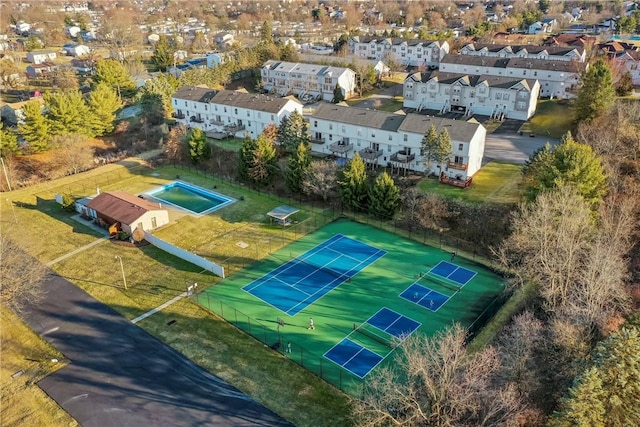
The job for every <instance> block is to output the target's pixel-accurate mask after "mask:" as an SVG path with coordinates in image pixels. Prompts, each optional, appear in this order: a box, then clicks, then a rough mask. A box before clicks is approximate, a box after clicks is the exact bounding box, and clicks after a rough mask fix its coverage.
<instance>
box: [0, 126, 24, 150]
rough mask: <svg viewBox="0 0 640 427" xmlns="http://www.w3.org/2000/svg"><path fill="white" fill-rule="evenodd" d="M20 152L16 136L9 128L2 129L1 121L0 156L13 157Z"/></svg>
mask: <svg viewBox="0 0 640 427" xmlns="http://www.w3.org/2000/svg"><path fill="white" fill-rule="evenodd" d="M20 153H21V150H20V145H19V144H18V136H17V135H16V134H15V133H14V132H12V131H11V130H10V129H4V125H3V123H2V122H0V157H13V156H15V155H16V154H20Z"/></svg>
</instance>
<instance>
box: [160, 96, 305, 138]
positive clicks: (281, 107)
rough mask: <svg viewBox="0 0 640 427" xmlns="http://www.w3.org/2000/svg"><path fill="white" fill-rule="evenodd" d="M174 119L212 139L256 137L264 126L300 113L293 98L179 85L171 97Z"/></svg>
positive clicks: (297, 104)
mask: <svg viewBox="0 0 640 427" xmlns="http://www.w3.org/2000/svg"><path fill="white" fill-rule="evenodd" d="M171 104H172V105H173V109H174V117H175V119H176V121H177V122H178V123H180V124H184V125H186V126H188V127H190V128H194V127H197V128H199V129H202V130H203V131H205V133H207V135H208V136H210V137H212V138H218V139H222V138H225V137H227V136H238V137H244V136H245V135H246V134H249V135H250V136H251V137H252V138H257V137H258V135H260V134H261V133H262V131H263V130H264V128H265V127H267V125H269V124H271V123H273V124H274V125H276V126H279V125H280V122H281V121H282V119H283V118H284V117H287V116H288V115H289V114H291V113H292V112H293V111H298V112H299V113H300V114H302V104H301V103H300V102H299V101H298V100H296V99H290V98H274V97H270V96H266V95H259V94H250V93H243V92H236V91H231V90H212V89H209V88H202V87H197V86H183V87H181V88H180V89H178V91H177V92H176V93H175V94H174V95H173V97H172V99H171Z"/></svg>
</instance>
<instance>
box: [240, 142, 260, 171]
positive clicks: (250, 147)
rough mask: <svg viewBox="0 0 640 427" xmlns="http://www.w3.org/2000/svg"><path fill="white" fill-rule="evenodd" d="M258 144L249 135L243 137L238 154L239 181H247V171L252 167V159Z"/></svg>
mask: <svg viewBox="0 0 640 427" xmlns="http://www.w3.org/2000/svg"><path fill="white" fill-rule="evenodd" d="M257 146H258V144H257V143H256V141H255V140H254V139H253V138H251V137H250V136H249V135H246V136H245V137H244V140H243V141H242V146H241V147H240V152H239V154H238V177H239V178H240V179H241V180H244V181H248V180H249V179H250V178H249V170H250V169H251V166H252V165H253V157H254V153H255V151H256V148H257Z"/></svg>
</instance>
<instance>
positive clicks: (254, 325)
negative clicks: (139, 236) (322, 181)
mask: <svg viewBox="0 0 640 427" xmlns="http://www.w3.org/2000/svg"><path fill="white" fill-rule="evenodd" d="M339 235H343V236H345V237H348V238H350V239H353V240H356V241H357V242H361V243H362V244H364V245H365V246H366V245H368V246H371V247H373V248H377V249H380V250H382V251H386V253H384V255H382V256H381V257H379V258H377V259H375V261H373V262H372V263H371V264H368V265H366V266H365V267H364V268H363V269H362V270H360V271H358V272H357V273H355V275H352V276H350V279H345V281H343V282H339V284H338V285H337V286H336V287H335V288H332V289H330V290H329V291H328V292H326V293H322V296H320V297H319V298H317V299H314V300H313V302H311V303H310V304H309V305H305V306H304V308H303V309H302V310H301V311H295V310H293V311H291V312H290V313H294V314H292V315H289V314H287V313H286V312H285V311H283V310H282V309H278V308H276V306H277V305H278V304H277V302H276V303H275V304H270V303H268V302H266V301H263V300H262V299H261V298H259V297H258V296H254V294H252V293H251V292H249V291H246V290H243V288H244V287H245V286H247V285H250V284H256V283H258V284H259V285H260V286H262V285H261V281H262V280H265V277H266V278H267V279H269V278H270V277H282V276H277V275H275V276H272V275H273V274H275V273H274V272H273V271H274V270H276V269H278V270H277V271H282V270H287V266H288V265H290V264H291V262H293V261H292V259H294V258H295V257H298V256H301V255H303V254H304V253H306V252H307V251H310V250H314V251H315V250H317V249H316V248H317V247H318V245H323V244H325V243H326V242H327V241H329V240H330V239H333V240H335V238H336V236H339ZM344 255H347V256H348V255H349V254H348V253H347V254H344ZM338 257H342V255H340V254H338ZM287 263H289V264H287ZM283 264H287V265H285V266H283ZM434 267H435V269H434ZM432 269H434V270H433V272H430V270H432ZM451 269H458V272H457V273H455V272H454V273H451V275H450V276H448V275H449V271H450V270H451ZM474 273H475V274H474ZM443 274H444V276H443ZM447 276H448V277H450V278H451V279H449V278H447ZM314 277H315V274H314ZM258 279H260V280H258ZM273 280H275V281H277V282H276V283H277V284H278V286H282V287H284V288H286V287H287V286H289V285H288V284H287V283H286V281H282V280H280V279H278V278H276V279H273ZM327 280H329V279H327ZM254 281H256V282H254ZM458 282H459V283H458ZM270 283H271V282H268V283H267V284H266V285H264V286H265V288H264V289H266V290H267V291H268V290H269V289H268V287H269V286H271V284H270ZM300 283H301V282H300ZM461 283H462V284H463V285H462V286H461ZM322 285H323V284H321V286H322ZM252 286H253V285H252ZM247 288H248V289H250V288H251V286H248V287H247ZM409 288H411V289H409ZM502 289H503V282H502V280H501V278H500V277H499V276H497V275H496V274H494V273H492V272H491V271H489V270H488V269H486V268H485V267H483V266H482V265H481V264H478V263H476V262H473V261H470V260H468V259H465V258H462V257H460V256H456V257H455V258H454V259H451V254H450V253H449V252H445V251H442V250H440V249H436V248H434V247H431V246H426V245H423V244H421V243H418V242H414V241H412V240H409V239H405V238H403V237H401V236H398V235H395V234H392V233H389V232H386V231H382V230H379V229H377V228H374V227H371V226H369V225H364V224H360V223H357V222H352V221H350V220H346V219H340V220H337V221H335V222H333V223H330V224H328V225H326V226H324V227H322V228H321V229H319V230H316V231H315V232H313V233H310V234H308V235H306V236H304V237H302V238H301V239H300V240H298V241H296V242H294V243H292V244H290V245H288V246H286V247H284V248H283V249H281V250H280V251H278V252H276V253H274V254H272V255H270V256H268V257H267V258H265V259H263V260H261V261H259V262H257V263H255V264H252V265H250V266H249V267H247V268H245V269H244V270H241V271H240V272H238V273H235V274H233V275H231V276H230V277H228V278H226V279H224V280H222V281H221V282H219V283H218V284H216V285H214V286H211V287H209V288H208V289H206V290H204V291H203V292H202V293H200V294H199V295H198V296H197V298H198V301H199V302H200V303H201V304H203V305H204V306H207V307H208V308H209V309H210V310H212V311H214V312H215V313H217V314H219V315H221V316H222V317H224V318H225V319H226V320H227V321H228V322H230V323H232V324H234V325H236V326H237V327H238V328H240V329H242V330H244V331H246V332H248V333H249V334H251V335H252V336H254V337H256V338H257V339H259V340H260V341H262V342H263V343H266V344H267V345H269V346H272V347H273V348H274V349H276V350H277V351H279V352H281V353H282V354H284V355H285V356H286V357H289V358H291V359H292V360H294V361H295V362H297V363H298V364H301V365H302V366H304V367H305V368H307V369H309V370H310V371H312V372H314V373H316V374H317V375H319V376H321V377H322V378H324V379H325V380H327V381H329V382H331V383H332V384H334V385H336V386H337V387H339V388H341V389H342V390H344V391H346V392H351V393H353V392H355V391H356V390H357V386H358V385H359V384H360V383H361V381H362V379H361V378H360V376H364V377H365V378H366V376H367V373H366V372H368V375H375V366H380V365H384V364H387V363H389V361H390V360H391V359H392V357H393V352H394V351H396V350H394V347H395V345H396V344H397V341H394V340H395V338H394V337H393V336H391V337H390V336H389V334H387V333H385V332H384V331H382V330H377V332H376V328H375V327H372V326H371V325H367V324H366V321H367V320H368V319H370V320H371V323H376V318H375V316H378V315H379V314H380V312H381V310H382V311H383V312H385V313H387V314H388V313H397V314H398V315H399V316H400V315H402V316H400V317H401V320H403V321H407V322H409V323H411V320H413V321H415V322H417V324H419V327H418V329H417V330H416V332H414V333H423V334H427V335H429V336H430V335H433V334H434V333H435V332H437V331H439V330H441V329H443V328H444V327H446V326H448V325H450V324H451V323H452V322H459V323H460V324H462V325H463V326H465V327H469V326H471V325H472V324H473V322H474V321H475V320H476V319H477V318H478V317H480V315H481V314H482V313H483V312H484V311H485V310H486V308H487V307H488V306H489V305H490V304H491V303H492V302H493V301H494V300H495V299H496V297H497V296H498V295H499V294H500V293H501V292H502ZM401 294H403V296H402V297H401V296H400V295H401ZM278 295H280V294H277V295H276V297H277V296H278ZM287 296H288V295H287ZM434 296H435V298H434ZM268 298H272V297H269V296H268V295H267V299H268ZM274 301H277V300H273V299H271V302H274ZM392 316H393V314H392ZM309 318H313V320H314V326H315V329H313V330H310V329H308V326H309ZM405 318H409V319H410V320H407V319H405ZM379 320H380V319H378V321H379ZM382 321H383V322H384V320H382ZM391 321H393V317H392V320H391ZM363 324H364V326H366V328H367V329H368V330H369V331H364V332H366V334H363V333H359V332H354V325H363ZM382 328H383V329H385V327H384V325H383V326H382ZM391 331H392V328H391V327H390V329H388V330H387V332H391ZM370 332H373V335H372V334H371V333H370ZM376 335H378V336H381V337H382V339H379V338H378V339H376ZM345 338H348V340H347V342H346V343H345V341H343V340H344V339H345ZM389 338H391V341H392V342H391V343H389V342H388V341H389ZM289 343H290V347H289V345H288V344H289ZM338 343H341V344H339V345H338V346H337V347H336V345H337V344H338ZM343 344H347V345H343ZM350 346H351V347H355V348H356V349H357V348H365V349H366V350H369V351H368V352H367V353H375V354H376V355H379V356H380V357H381V358H383V359H382V361H381V362H378V363H379V365H378V364H377V363H375V360H377V359H376V357H377V356H375V355H374V356H373V357H374V362H373V363H370V367H369V368H366V369H365V370H364V371H365V374H364V375H354V374H353V372H354V371H353V370H348V369H345V368H343V367H341V366H339V363H336V361H335V360H340V359H341V357H346V356H343V355H342V354H341V353H340V352H341V351H343V349H344V351H348V348H347V347H350ZM338 347H339V348H338ZM289 348H290V349H291V351H290V352H289ZM330 350H332V353H331V354H332V355H334V356H331V358H330V357H325V353H327V352H329V351H330ZM335 354H337V356H335ZM353 357H355V356H353ZM369 360H371V357H369ZM343 366H349V364H348V363H347V362H345V365H343ZM371 367H373V370H371V371H370V372H369V371H368V369H370V368H371ZM356 371H357V372H362V371H358V370H357V369H356Z"/></svg>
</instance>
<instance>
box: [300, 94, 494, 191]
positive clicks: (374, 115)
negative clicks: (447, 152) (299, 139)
mask: <svg viewBox="0 0 640 427" xmlns="http://www.w3.org/2000/svg"><path fill="white" fill-rule="evenodd" d="M432 124H433V125H434V126H435V127H436V130H437V131H438V132H442V131H443V130H444V129H446V130H447V132H448V133H449V136H450V137H451V144H452V152H451V156H450V158H449V161H447V162H444V163H443V164H439V165H438V164H435V163H434V164H429V162H427V161H426V159H425V158H424V157H423V155H422V153H421V147H422V139H423V137H424V135H425V134H426V132H427V130H428V129H429V127H430V126H431V125H432ZM309 132H310V134H311V147H312V150H313V151H314V152H318V153H324V154H330V155H335V156H338V157H342V158H345V159H351V158H353V156H354V154H355V153H356V152H358V153H359V155H360V156H361V157H362V158H363V160H364V161H365V162H366V163H368V164H370V165H379V166H391V167H398V168H405V169H410V170H414V171H419V172H425V173H427V174H431V173H435V174H437V175H439V176H442V174H444V175H443V178H444V179H452V180H461V181H462V182H464V181H466V180H467V178H469V177H471V176H472V175H473V174H475V173H476V172H477V171H478V170H479V169H480V167H481V165H482V156H483V155H484V144H485V138H486V134H487V131H486V129H485V128H484V126H482V125H481V124H479V123H477V122H476V123H472V122H465V121H462V120H450V119H444V118H436V117H429V116H425V115H422V114H415V113H409V114H406V115H405V114H394V113H389V112H385V111H377V110H368V109H361V108H355V107H346V106H341V105H335V104H320V105H319V106H318V108H317V109H316V111H315V112H314V113H313V114H312V115H311V116H309Z"/></svg>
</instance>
